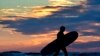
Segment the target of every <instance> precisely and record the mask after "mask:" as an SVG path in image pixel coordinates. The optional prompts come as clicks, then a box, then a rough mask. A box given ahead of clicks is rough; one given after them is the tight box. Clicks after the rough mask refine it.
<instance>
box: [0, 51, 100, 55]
mask: <svg viewBox="0 0 100 56" xmlns="http://www.w3.org/2000/svg"><path fill="white" fill-rule="evenodd" d="M0 56H41V55H40V53H22V52H19V51H9V52H1V53H0ZM48 56H53V55H48ZM58 56H64V55H63V53H60V54H59V55H58ZM68 56H100V52H92V53H79V52H70V53H68Z"/></svg>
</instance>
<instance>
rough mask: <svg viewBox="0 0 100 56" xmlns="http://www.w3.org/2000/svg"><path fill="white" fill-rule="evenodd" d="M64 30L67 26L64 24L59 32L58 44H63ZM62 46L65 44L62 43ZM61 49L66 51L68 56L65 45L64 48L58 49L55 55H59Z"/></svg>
mask: <svg viewBox="0 0 100 56" xmlns="http://www.w3.org/2000/svg"><path fill="white" fill-rule="evenodd" d="M64 31H65V27H64V26H61V27H60V31H59V32H58V34H57V40H58V42H59V43H58V44H61V40H63V38H64ZM60 46H63V44H61V45H60ZM58 47H59V46H58ZM60 50H62V51H63V52H64V54H65V56H68V54H67V50H66V48H65V47H63V48H61V49H59V50H57V51H56V52H55V53H54V56H57V55H58V54H59V52H60Z"/></svg>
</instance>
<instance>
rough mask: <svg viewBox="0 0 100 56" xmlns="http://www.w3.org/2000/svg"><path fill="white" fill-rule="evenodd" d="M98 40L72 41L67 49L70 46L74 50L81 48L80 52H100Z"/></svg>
mask: <svg viewBox="0 0 100 56" xmlns="http://www.w3.org/2000/svg"><path fill="white" fill-rule="evenodd" d="M99 44H100V41H92V42H88V43H74V44H72V45H70V46H69V49H70V48H72V49H74V51H77V50H81V51H80V52H84V51H85V50H87V51H85V52H100V50H99V49H100V45H99Z"/></svg>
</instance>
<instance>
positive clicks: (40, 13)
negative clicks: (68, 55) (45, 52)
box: [0, 0, 100, 52]
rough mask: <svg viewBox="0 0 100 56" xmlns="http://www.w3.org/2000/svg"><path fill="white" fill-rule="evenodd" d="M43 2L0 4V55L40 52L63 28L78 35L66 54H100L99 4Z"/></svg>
mask: <svg viewBox="0 0 100 56" xmlns="http://www.w3.org/2000/svg"><path fill="white" fill-rule="evenodd" d="M32 1H33V2H32ZM46 1H47V0H39V1H37V0H26V1H25V0H12V1H8V0H0V52H3V51H22V52H40V50H41V49H42V48H43V47H45V46H46V45H47V44H48V43H50V42H52V41H53V40H54V39H56V37H57V36H56V34H57V33H58V31H59V27H60V26H62V25H64V26H65V27H66V31H65V32H64V33H65V34H67V33H68V32H70V31H77V32H78V33H79V37H78V39H77V40H76V41H75V42H74V43H72V44H71V45H69V46H68V47H66V49H67V50H68V52H100V45H99V43H100V30H99V29H100V19H99V18H100V16H99V14H100V4H99V3H98V2H100V1H95V0H82V1H80V0H79V1H80V2H79V1H78V0H77V1H76V0H63V1H61V0H49V3H48V1H47V2H46ZM8 3H9V4H8ZM12 4H13V5H12ZM47 5H50V6H47ZM15 7H17V8H15ZM94 7H95V8H94Z"/></svg>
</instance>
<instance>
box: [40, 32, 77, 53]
mask: <svg viewBox="0 0 100 56" xmlns="http://www.w3.org/2000/svg"><path fill="white" fill-rule="evenodd" d="M77 38H78V33H77V32H76V31H72V32H69V33H67V34H65V36H64V38H62V39H61V40H58V39H56V40H54V41H52V42H51V43H49V44H48V45H47V46H45V47H44V48H43V49H42V50H41V51H40V52H41V54H42V55H49V54H52V53H54V52H55V51H57V50H60V49H61V48H64V47H66V46H68V45H69V44H71V43H73V42H74V41H75V40H76V39H77Z"/></svg>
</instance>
